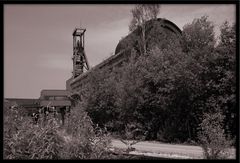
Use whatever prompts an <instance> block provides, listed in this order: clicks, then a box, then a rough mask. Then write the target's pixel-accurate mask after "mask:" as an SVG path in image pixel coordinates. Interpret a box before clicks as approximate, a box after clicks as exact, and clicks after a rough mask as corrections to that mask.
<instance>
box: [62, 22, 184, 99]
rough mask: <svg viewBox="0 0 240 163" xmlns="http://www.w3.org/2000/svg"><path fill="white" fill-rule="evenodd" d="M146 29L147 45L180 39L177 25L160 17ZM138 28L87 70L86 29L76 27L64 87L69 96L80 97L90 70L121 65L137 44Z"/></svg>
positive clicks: (148, 23)
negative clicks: (69, 68) (113, 50)
mask: <svg viewBox="0 0 240 163" xmlns="http://www.w3.org/2000/svg"><path fill="white" fill-rule="evenodd" d="M146 29H147V30H146V36H148V38H147V40H148V41H147V47H148V46H151V45H152V44H154V43H155V42H157V43H158V46H160V47H162V46H164V44H163V43H164V42H165V41H166V40H171V39H172V40H180V39H179V38H180V36H181V34H182V32H181V30H180V29H179V28H178V26H177V25H175V24H174V23H173V22H171V21H169V20H167V19H162V18H158V19H156V20H150V21H148V22H147V25H146ZM138 30H139V29H136V30H134V31H133V32H131V33H130V34H129V35H127V36H126V37H124V38H123V39H122V40H120V41H119V43H118V45H117V46H116V50H115V54H114V55H113V56H111V57H109V58H108V59H106V60H104V61H103V62H101V63H100V64H98V65H96V66H95V67H93V68H92V69H90V70H89V63H88V61H87V57H86V53H85V50H84V49H85V47H84V44H85V41H84V33H85V31H86V29H79V28H76V29H75V30H74V32H73V34H72V35H73V57H72V59H73V72H72V73H73V74H72V77H71V78H70V79H68V80H67V81H66V89H67V90H68V91H69V92H71V96H80V97H79V98H81V94H82V91H81V90H82V87H83V86H84V85H85V84H86V82H87V77H88V75H89V73H91V72H92V71H94V70H96V69H103V68H108V69H111V68H113V67H115V66H121V65H122V63H123V62H125V61H127V60H128V57H129V56H130V55H131V50H132V49H133V48H134V47H136V46H137V44H138V39H139V31H138ZM152 36H154V37H152ZM161 44H162V45H161Z"/></svg>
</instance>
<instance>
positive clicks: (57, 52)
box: [4, 4, 236, 98]
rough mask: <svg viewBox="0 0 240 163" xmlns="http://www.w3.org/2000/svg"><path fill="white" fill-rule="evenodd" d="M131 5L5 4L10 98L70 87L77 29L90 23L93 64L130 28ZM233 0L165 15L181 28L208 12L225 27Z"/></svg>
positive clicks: (169, 8)
mask: <svg viewBox="0 0 240 163" xmlns="http://www.w3.org/2000/svg"><path fill="white" fill-rule="evenodd" d="M133 7H134V5H127V4H121V5H120V4H115V5H111V4H77V5H75V4H74V5H72V4H69V5H67V4H64V5H63V4H62V5H60V4H59V5H56V4H54V5H53V4H48V5H29V4H25V5H23V4H19V5H16V4H8V5H4V97H5V98H39V97H40V91H41V90H42V89H65V88H66V80H67V79H69V78H70V77H71V75H72V67H73V64H72V60H71V57H72V42H73V39H72V32H73V30H74V28H75V27H82V28H86V32H85V53H86V56H87V59H88V62H89V64H90V67H94V66H95V65H97V64H99V63H101V62H102V61H103V60H104V59H106V58H108V57H109V56H111V55H112V54H113V53H114V51H115V48H116V46H117V44H118V42H119V40H120V39H121V38H122V37H124V36H126V35H127V34H128V33H129V32H128V24H129V23H130V20H131V16H132V15H131V12H130V11H131V9H132V8H133ZM235 14H236V11H235V5H231V4H217V5H215V4H207V5H187V4H179V5H177V4H169V5H167V4H164V5H161V8H160V14H159V15H158V17H159V18H166V19H168V20H170V21H172V22H173V23H175V24H176V25H177V26H178V27H179V28H180V29H181V30H182V28H183V26H184V25H185V24H188V23H191V22H192V21H193V19H194V18H200V17H201V16H203V15H208V16H209V20H211V21H213V23H214V24H215V26H216V28H215V32H216V34H219V26H220V25H221V24H222V23H223V22H224V21H226V20H227V21H229V22H230V23H233V22H235V19H236V16H235Z"/></svg>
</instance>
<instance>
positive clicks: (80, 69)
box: [72, 28, 89, 78]
mask: <svg viewBox="0 0 240 163" xmlns="http://www.w3.org/2000/svg"><path fill="white" fill-rule="evenodd" d="M85 31H86V29H81V28H75V30H74V31H73V34H72V35H73V57H72V59H73V78H76V77H77V76H79V75H81V74H82V73H84V72H85V71H87V70H89V64H88V61H87V57H86V54H85V50H84V47H85V46H84V44H85V40H84V33H85Z"/></svg>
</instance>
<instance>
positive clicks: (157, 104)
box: [83, 16, 237, 142]
mask: <svg viewBox="0 0 240 163" xmlns="http://www.w3.org/2000/svg"><path fill="white" fill-rule="evenodd" d="M235 31H236V29H235V24H233V25H231V24H229V23H228V22H224V23H223V24H222V26H221V27H220V35H219V38H216V35H215V33H214V25H213V23H212V22H211V21H209V20H208V17H207V16H203V17H201V18H196V19H194V20H193V21H192V22H191V23H189V24H186V25H185V26H184V27H183V31H182V36H181V38H180V39H179V40H178V41H177V40H173V39H172V38H170V39H171V40H167V39H164V40H161V39H160V40H159V39H158V40H157V39H156V40H157V41H159V42H161V44H158V42H155V43H154V44H148V46H145V47H144V48H143V50H142V51H143V53H142V51H141V50H138V48H139V49H140V48H141V45H140V44H139V46H136V47H132V49H131V50H130V51H129V52H130V53H131V55H130V58H129V59H128V62H124V63H123V65H122V66H120V67H114V68H113V69H112V70H107V69H105V70H95V71H93V72H92V73H90V74H89V76H88V82H87V83H88V84H87V85H85V88H84V89H85V90H87V91H85V92H87V93H86V95H85V100H84V102H83V107H84V108H85V110H86V111H87V112H88V114H89V116H90V117H91V118H92V120H93V122H94V123H95V124H98V125H99V126H101V127H107V129H108V131H110V132H112V133H115V134H118V135H121V136H124V134H125V131H126V128H127V129H128V130H131V131H137V132H136V134H135V135H138V136H139V135H140V136H144V138H145V139H146V140H160V141H165V142H186V141H198V139H199V138H198V133H199V132H200V131H201V128H200V126H201V123H202V121H203V120H204V117H205V116H204V115H205V114H209V115H211V114H215V113H219V114H220V115H222V116H223V117H224V118H223V128H224V133H225V134H226V135H230V137H231V138H232V139H233V138H234V137H235V136H236V123H237V121H236V77H235V76H236V59H235V57H236V33H235ZM145 37H146V36H145ZM151 37H153V36H151ZM155 37H156V36H155ZM162 42H165V44H164V46H163V43H162ZM160 45H161V46H160Z"/></svg>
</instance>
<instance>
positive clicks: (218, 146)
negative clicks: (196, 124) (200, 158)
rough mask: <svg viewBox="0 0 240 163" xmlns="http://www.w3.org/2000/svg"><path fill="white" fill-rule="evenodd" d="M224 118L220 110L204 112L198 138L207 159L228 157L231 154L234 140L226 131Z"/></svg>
mask: <svg viewBox="0 0 240 163" xmlns="http://www.w3.org/2000/svg"><path fill="white" fill-rule="evenodd" d="M223 118H224V117H223V115H222V114H221V113H219V112H217V113H210V114H209V113H205V114H204V119H203V121H202V123H201V124H200V129H201V130H200V131H199V133H198V138H199V142H200V144H201V147H202V149H203V154H204V158H206V159H226V158H227V157H228V156H229V152H228V149H229V147H230V146H231V144H232V141H231V140H230V139H229V138H227V137H226V135H225V133H224V129H223V127H222V125H223Z"/></svg>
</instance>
